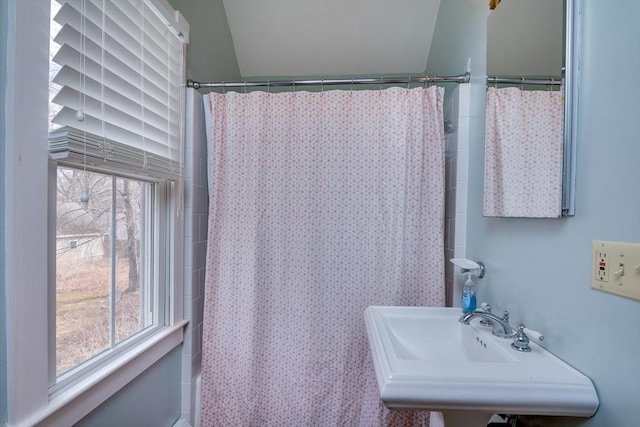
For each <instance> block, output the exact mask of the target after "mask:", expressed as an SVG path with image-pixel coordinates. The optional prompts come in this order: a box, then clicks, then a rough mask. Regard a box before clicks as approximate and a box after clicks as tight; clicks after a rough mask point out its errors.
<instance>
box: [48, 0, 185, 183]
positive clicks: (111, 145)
mask: <svg viewBox="0 0 640 427" xmlns="http://www.w3.org/2000/svg"><path fill="white" fill-rule="evenodd" d="M58 1H59V3H60V4H61V7H60V10H59V11H58V13H57V14H56V16H55V18H54V19H55V21H56V22H57V23H59V24H60V25H61V28H60V30H59V32H58V33H57V34H56V36H55V39H54V40H55V42H56V43H58V44H59V45H60V47H59V49H58V51H57V53H56V54H55V55H54V57H53V62H54V63H55V64H58V65H59V69H58V70H57V73H56V76H55V78H54V79H53V82H54V83H56V84H58V85H60V89H59V91H58V93H57V94H56V95H55V96H54V97H53V100H52V102H53V103H55V104H57V105H59V106H60V108H59V111H58V113H57V114H56V115H55V117H54V118H53V119H52V122H53V123H56V124H58V125H61V126H62V128H61V130H56V131H55V132H54V133H53V134H55V137H54V138H53V139H52V138H51V137H50V141H49V144H50V152H51V153H52V156H54V155H55V156H58V157H57V158H62V157H65V156H67V157H68V158H73V157H74V156H75V155H76V154H77V153H78V150H79V149H82V150H85V151H84V154H85V156H86V155H88V156H90V157H91V158H95V159H99V158H102V161H109V162H113V163H114V164H122V165H127V167H139V168H141V170H146V171H152V172H153V173H154V174H157V173H160V174H164V175H166V176H171V177H176V176H178V175H176V174H180V173H182V165H180V164H179V163H180V159H181V157H182V156H181V149H182V134H181V132H182V128H181V119H182V114H181V105H180V103H181V99H180V98H181V91H182V88H183V79H184V76H183V74H184V70H183V51H182V50H183V43H182V41H181V40H180V39H179V38H178V36H176V35H175V34H174V33H173V32H172V31H171V30H170V29H169V28H168V27H167V26H166V24H165V22H164V21H163V20H162V19H161V18H160V16H159V15H158V14H156V13H155V11H154V10H152V8H151V6H149V5H148V4H146V1H143V0H137V1H136V0H130V1H123V0H106V1H105V2H104V3H103V0H58ZM103 4H106V7H105V8H104V10H103ZM83 32H84V33H83ZM78 109H82V110H83V112H84V120H83V121H81V122H79V121H78V120H77V119H76V111H77V110H78ZM53 134H52V135H53ZM85 135H91V138H90V142H91V143H90V144H89V143H87V141H86V140H84V142H83V138H85ZM96 135H102V136H101V137H99V136H96ZM78 141H80V142H78Z"/></svg>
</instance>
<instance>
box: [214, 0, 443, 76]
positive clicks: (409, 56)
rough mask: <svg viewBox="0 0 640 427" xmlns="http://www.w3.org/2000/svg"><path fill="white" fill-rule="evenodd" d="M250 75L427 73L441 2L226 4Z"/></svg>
mask: <svg viewBox="0 0 640 427" xmlns="http://www.w3.org/2000/svg"><path fill="white" fill-rule="evenodd" d="M223 2H224V7H225V10H226V14H227V20H228V23H229V28H230V30H231V36H232V38H233V45H234V47H235V53H236V57H237V60H238V66H239V68H240V74H241V75H242V76H243V77H260V76H261V77H265V76H331V75H385V74H388V75H392V74H414V73H416V74H421V73H423V72H424V70H425V66H426V63H427V58H428V56H429V47H430V45H431V39H432V37H433V32H434V28H435V23H436V19H437V16H438V8H439V6H440V0H223Z"/></svg>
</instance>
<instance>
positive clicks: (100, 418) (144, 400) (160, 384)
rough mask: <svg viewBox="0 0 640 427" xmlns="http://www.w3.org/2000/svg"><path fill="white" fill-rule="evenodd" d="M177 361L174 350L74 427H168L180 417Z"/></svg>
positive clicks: (177, 354) (178, 364)
mask: <svg viewBox="0 0 640 427" xmlns="http://www.w3.org/2000/svg"><path fill="white" fill-rule="evenodd" d="M180 361H181V349H180V347H176V348H174V349H173V350H171V351H170V352H169V353H168V354H167V355H166V356H165V357H163V358H162V359H160V360H159V361H158V362H156V363H155V364H154V365H153V366H151V367H150V368H149V369H147V370H146V371H145V372H144V373H143V374H142V375H140V376H139V377H138V378H136V379H135V380H134V381H132V382H131V383H129V384H127V385H126V386H125V387H124V388H123V389H121V390H120V391H119V392H118V393H116V394H114V395H113V396H111V397H110V398H109V399H108V400H107V401H106V402H104V403H103V404H102V405H100V406H99V407H97V408H96V409H95V410H94V411H93V412H91V413H90V414H89V415H87V416H86V417H84V418H83V419H82V420H80V422H78V423H77V424H76V426H78V427H114V426H132V427H133V426H135V427H171V426H172V425H173V423H175V422H176V421H177V420H178V418H180V400H181V399H180Z"/></svg>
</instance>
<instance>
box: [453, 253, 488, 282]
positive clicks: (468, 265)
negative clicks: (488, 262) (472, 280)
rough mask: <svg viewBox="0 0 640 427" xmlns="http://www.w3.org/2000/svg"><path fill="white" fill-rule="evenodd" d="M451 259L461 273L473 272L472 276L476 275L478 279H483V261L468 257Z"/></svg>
mask: <svg viewBox="0 0 640 427" xmlns="http://www.w3.org/2000/svg"><path fill="white" fill-rule="evenodd" d="M449 261H451V262H452V263H453V265H455V266H456V267H459V268H460V273H462V274H471V275H472V276H476V277H477V278H478V279H482V278H483V277H484V264H483V263H481V262H476V261H471V260H470V259H466V258H452V259H450V260H449Z"/></svg>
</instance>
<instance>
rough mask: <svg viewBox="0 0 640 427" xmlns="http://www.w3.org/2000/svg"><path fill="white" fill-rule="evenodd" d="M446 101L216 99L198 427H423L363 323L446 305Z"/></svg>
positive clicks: (370, 95)
mask: <svg viewBox="0 0 640 427" xmlns="http://www.w3.org/2000/svg"><path fill="white" fill-rule="evenodd" d="M442 98H443V94H442V90H441V89H440V88H437V87H431V88H428V89H423V88H415V89H401V88H391V89H387V90H382V91H351V92H350V91H327V92H321V93H310V92H294V93H279V94H271V93H265V92H254V93H249V94H239V93H227V94H225V95H222V94H215V93H212V94H210V95H209V96H208V97H207V98H205V102H206V103H208V104H209V107H210V109H211V125H210V129H209V130H210V134H209V135H210V137H209V146H208V150H209V181H210V182H209V191H210V194H209V197H210V205H209V206H210V211H209V247H208V254H207V277H206V289H205V315H204V332H203V335H204V338H203V352H202V404H203V408H202V419H203V426H278V427H282V426H378V425H403V426H406V425H428V413H425V412H392V411H389V410H387V409H386V408H385V407H384V405H382V404H381V402H380V399H379V394H378V390H377V385H376V381H375V374H374V371H373V366H372V361H371V357H370V353H369V348H368V342H367V338H366V332H365V327H364V318H363V312H364V309H365V308H366V307H367V306H369V305H425V306H442V305H444V295H445V292H444V259H443V258H444V250H443V240H444V236H443V215H444V131H443V117H442V102H443V101H442Z"/></svg>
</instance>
